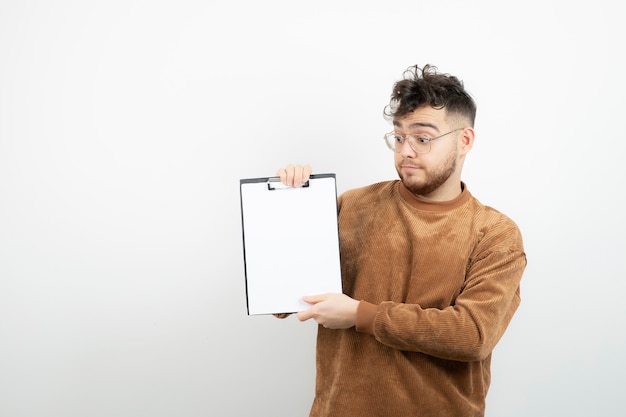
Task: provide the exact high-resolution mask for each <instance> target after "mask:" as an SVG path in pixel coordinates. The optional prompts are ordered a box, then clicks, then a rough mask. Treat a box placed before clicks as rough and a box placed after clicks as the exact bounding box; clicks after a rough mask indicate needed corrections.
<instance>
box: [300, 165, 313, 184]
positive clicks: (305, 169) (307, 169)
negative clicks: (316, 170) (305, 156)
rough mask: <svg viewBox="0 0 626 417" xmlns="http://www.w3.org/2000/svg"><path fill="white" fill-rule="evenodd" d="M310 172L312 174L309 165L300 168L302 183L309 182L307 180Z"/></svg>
mask: <svg viewBox="0 0 626 417" xmlns="http://www.w3.org/2000/svg"><path fill="white" fill-rule="evenodd" d="M311 172H313V168H311V165H305V166H304V167H303V168H302V182H303V183H304V182H307V181H308V180H309V178H310V177H311Z"/></svg>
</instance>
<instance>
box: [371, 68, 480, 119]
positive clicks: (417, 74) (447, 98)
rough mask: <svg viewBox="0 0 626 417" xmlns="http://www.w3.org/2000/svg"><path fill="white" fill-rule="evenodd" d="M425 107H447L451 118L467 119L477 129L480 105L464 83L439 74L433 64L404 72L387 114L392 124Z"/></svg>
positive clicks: (396, 84) (455, 78)
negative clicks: (478, 106) (478, 107)
mask: <svg viewBox="0 0 626 417" xmlns="http://www.w3.org/2000/svg"><path fill="white" fill-rule="evenodd" d="M423 106H430V107H433V108H436V109H443V108H445V109H446V110H447V114H448V115H449V116H451V117H453V118H458V117H461V118H463V119H467V122H469V124H470V126H472V127H473V126H474V119H475V118H476V103H475V102H474V99H472V97H471V96H470V95H469V93H468V92H467V91H465V89H464V88H463V82H462V81H461V80H459V79H458V78H457V77H455V76H453V75H450V74H443V73H440V72H438V70H437V67H435V66H432V65H425V66H424V68H420V67H418V66H417V65H414V66H412V67H409V68H407V70H406V71H404V73H403V79H402V80H400V81H398V82H396V83H395V84H394V86H393V91H392V93H391V100H390V101H389V104H388V105H387V106H385V109H384V111H383V115H384V117H385V119H386V120H390V121H391V120H394V119H399V118H402V117H404V116H406V115H407V114H409V113H411V112H413V111H414V110H415V109H417V108H419V107H423Z"/></svg>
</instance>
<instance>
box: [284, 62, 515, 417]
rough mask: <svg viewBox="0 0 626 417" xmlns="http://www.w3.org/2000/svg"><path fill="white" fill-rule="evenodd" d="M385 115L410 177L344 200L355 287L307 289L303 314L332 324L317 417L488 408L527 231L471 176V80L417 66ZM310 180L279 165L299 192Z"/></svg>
mask: <svg viewBox="0 0 626 417" xmlns="http://www.w3.org/2000/svg"><path fill="white" fill-rule="evenodd" d="M384 114H385V116H386V118H388V119H389V120H390V121H392V123H393V129H394V130H393V132H390V133H387V134H386V135H385V141H386V144H387V146H388V147H389V148H390V149H391V150H392V151H394V161H395V166H396V170H397V171H398V175H399V177H400V179H399V180H395V181H387V182H382V183H377V184H373V185H370V186H367V187H363V188H359V189H355V190H350V191H347V192H345V193H344V194H342V195H341V196H340V197H339V200H338V205H339V232H340V247H341V263H342V282H343V294H320V295H309V296H305V297H303V299H304V301H306V302H308V303H310V304H311V307H310V308H308V309H307V310H305V311H301V312H299V313H298V314H297V316H298V318H299V319H300V320H302V321H304V320H308V319H311V318H312V319H314V320H316V321H317V322H318V323H319V325H320V326H319V330H318V336H317V377H316V390H315V399H314V401H313V406H312V409H311V414H310V415H311V416H312V417H317V416H328V417H331V416H332V417H336V416H341V417H352V416H354V417H363V416H385V417H393V416H403V417H405V416H412V417H416V416H421V417H425V416H437V417H444V416H450V417H470V416H471V417H474V416H484V412H485V397H486V395H487V389H488V388H489V383H490V361H491V352H492V350H493V348H494V347H495V345H496V343H497V342H498V340H499V339H500V338H501V336H502V335H503V333H504V331H505V329H506V327H507V325H508V324H509V322H510V320H511V317H512V316H513V313H514V312H515V310H516V309H517V307H518V305H519V302H520V298H519V284H520V280H521V277H522V273H523V271H524V268H525V266H526V255H525V253H524V249H523V245H522V237H521V234H520V232H519V229H518V228H517V226H516V225H515V223H513V221H511V220H510V219H509V218H508V217H506V216H505V215H503V214H501V213H499V212H498V211H496V210H494V209H493V208H490V207H487V206H484V205H482V204H481V203H480V202H479V201H478V200H477V199H476V198H474V197H473V196H472V195H471V194H470V192H469V190H468V188H467V186H466V185H465V184H464V183H463V182H462V181H461V171H462V169H463V164H464V162H465V156H466V155H467V153H468V152H469V151H470V150H471V149H472V146H473V144H474V136H475V134H474V129H473V126H474V119H475V114H476V106H475V103H474V101H473V99H472V98H471V97H470V96H469V94H468V93H467V92H466V91H465V89H464V87H463V83H462V82H461V81H459V80H458V79H457V78H456V77H454V76H451V75H449V74H442V73H440V72H438V70H437V68H436V67H433V66H428V65H427V66H425V67H424V68H423V69H422V68H419V67H417V66H415V67H411V68H409V69H408V70H407V71H406V72H405V73H404V77H403V79H402V80H400V81H398V82H397V83H396V84H395V85H394V87H393V91H392V94H391V101H390V103H389V105H388V106H387V107H386V108H385V112H384ZM310 174H311V168H310V167H309V166H308V165H307V166H292V165H289V166H287V167H285V168H282V169H279V170H278V173H277V175H278V176H280V178H281V180H282V181H283V183H285V184H287V185H291V186H300V185H301V184H302V183H303V182H305V181H306V180H307V179H308V178H309V175H310ZM281 317H284V315H283V316H281Z"/></svg>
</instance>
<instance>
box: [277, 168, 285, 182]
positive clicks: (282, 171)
mask: <svg viewBox="0 0 626 417" xmlns="http://www.w3.org/2000/svg"><path fill="white" fill-rule="evenodd" d="M276 176H277V177H279V178H280V182H282V183H283V184H285V182H286V181H287V171H286V170H285V168H279V169H278V171H276Z"/></svg>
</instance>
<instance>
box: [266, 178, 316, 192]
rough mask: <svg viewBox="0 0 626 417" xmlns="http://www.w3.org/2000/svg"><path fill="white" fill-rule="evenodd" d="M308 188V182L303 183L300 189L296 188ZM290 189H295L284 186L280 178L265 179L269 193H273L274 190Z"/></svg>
mask: <svg viewBox="0 0 626 417" xmlns="http://www.w3.org/2000/svg"><path fill="white" fill-rule="evenodd" d="M308 186H309V181H307V182H305V183H304V184H302V186H301V187H298V188H307V187H308ZM290 188H296V187H291V186H289V185H285V184H283V183H282V182H280V178H278V177H271V178H268V179H267V189H268V190H270V191H275V190H288V189H290Z"/></svg>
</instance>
